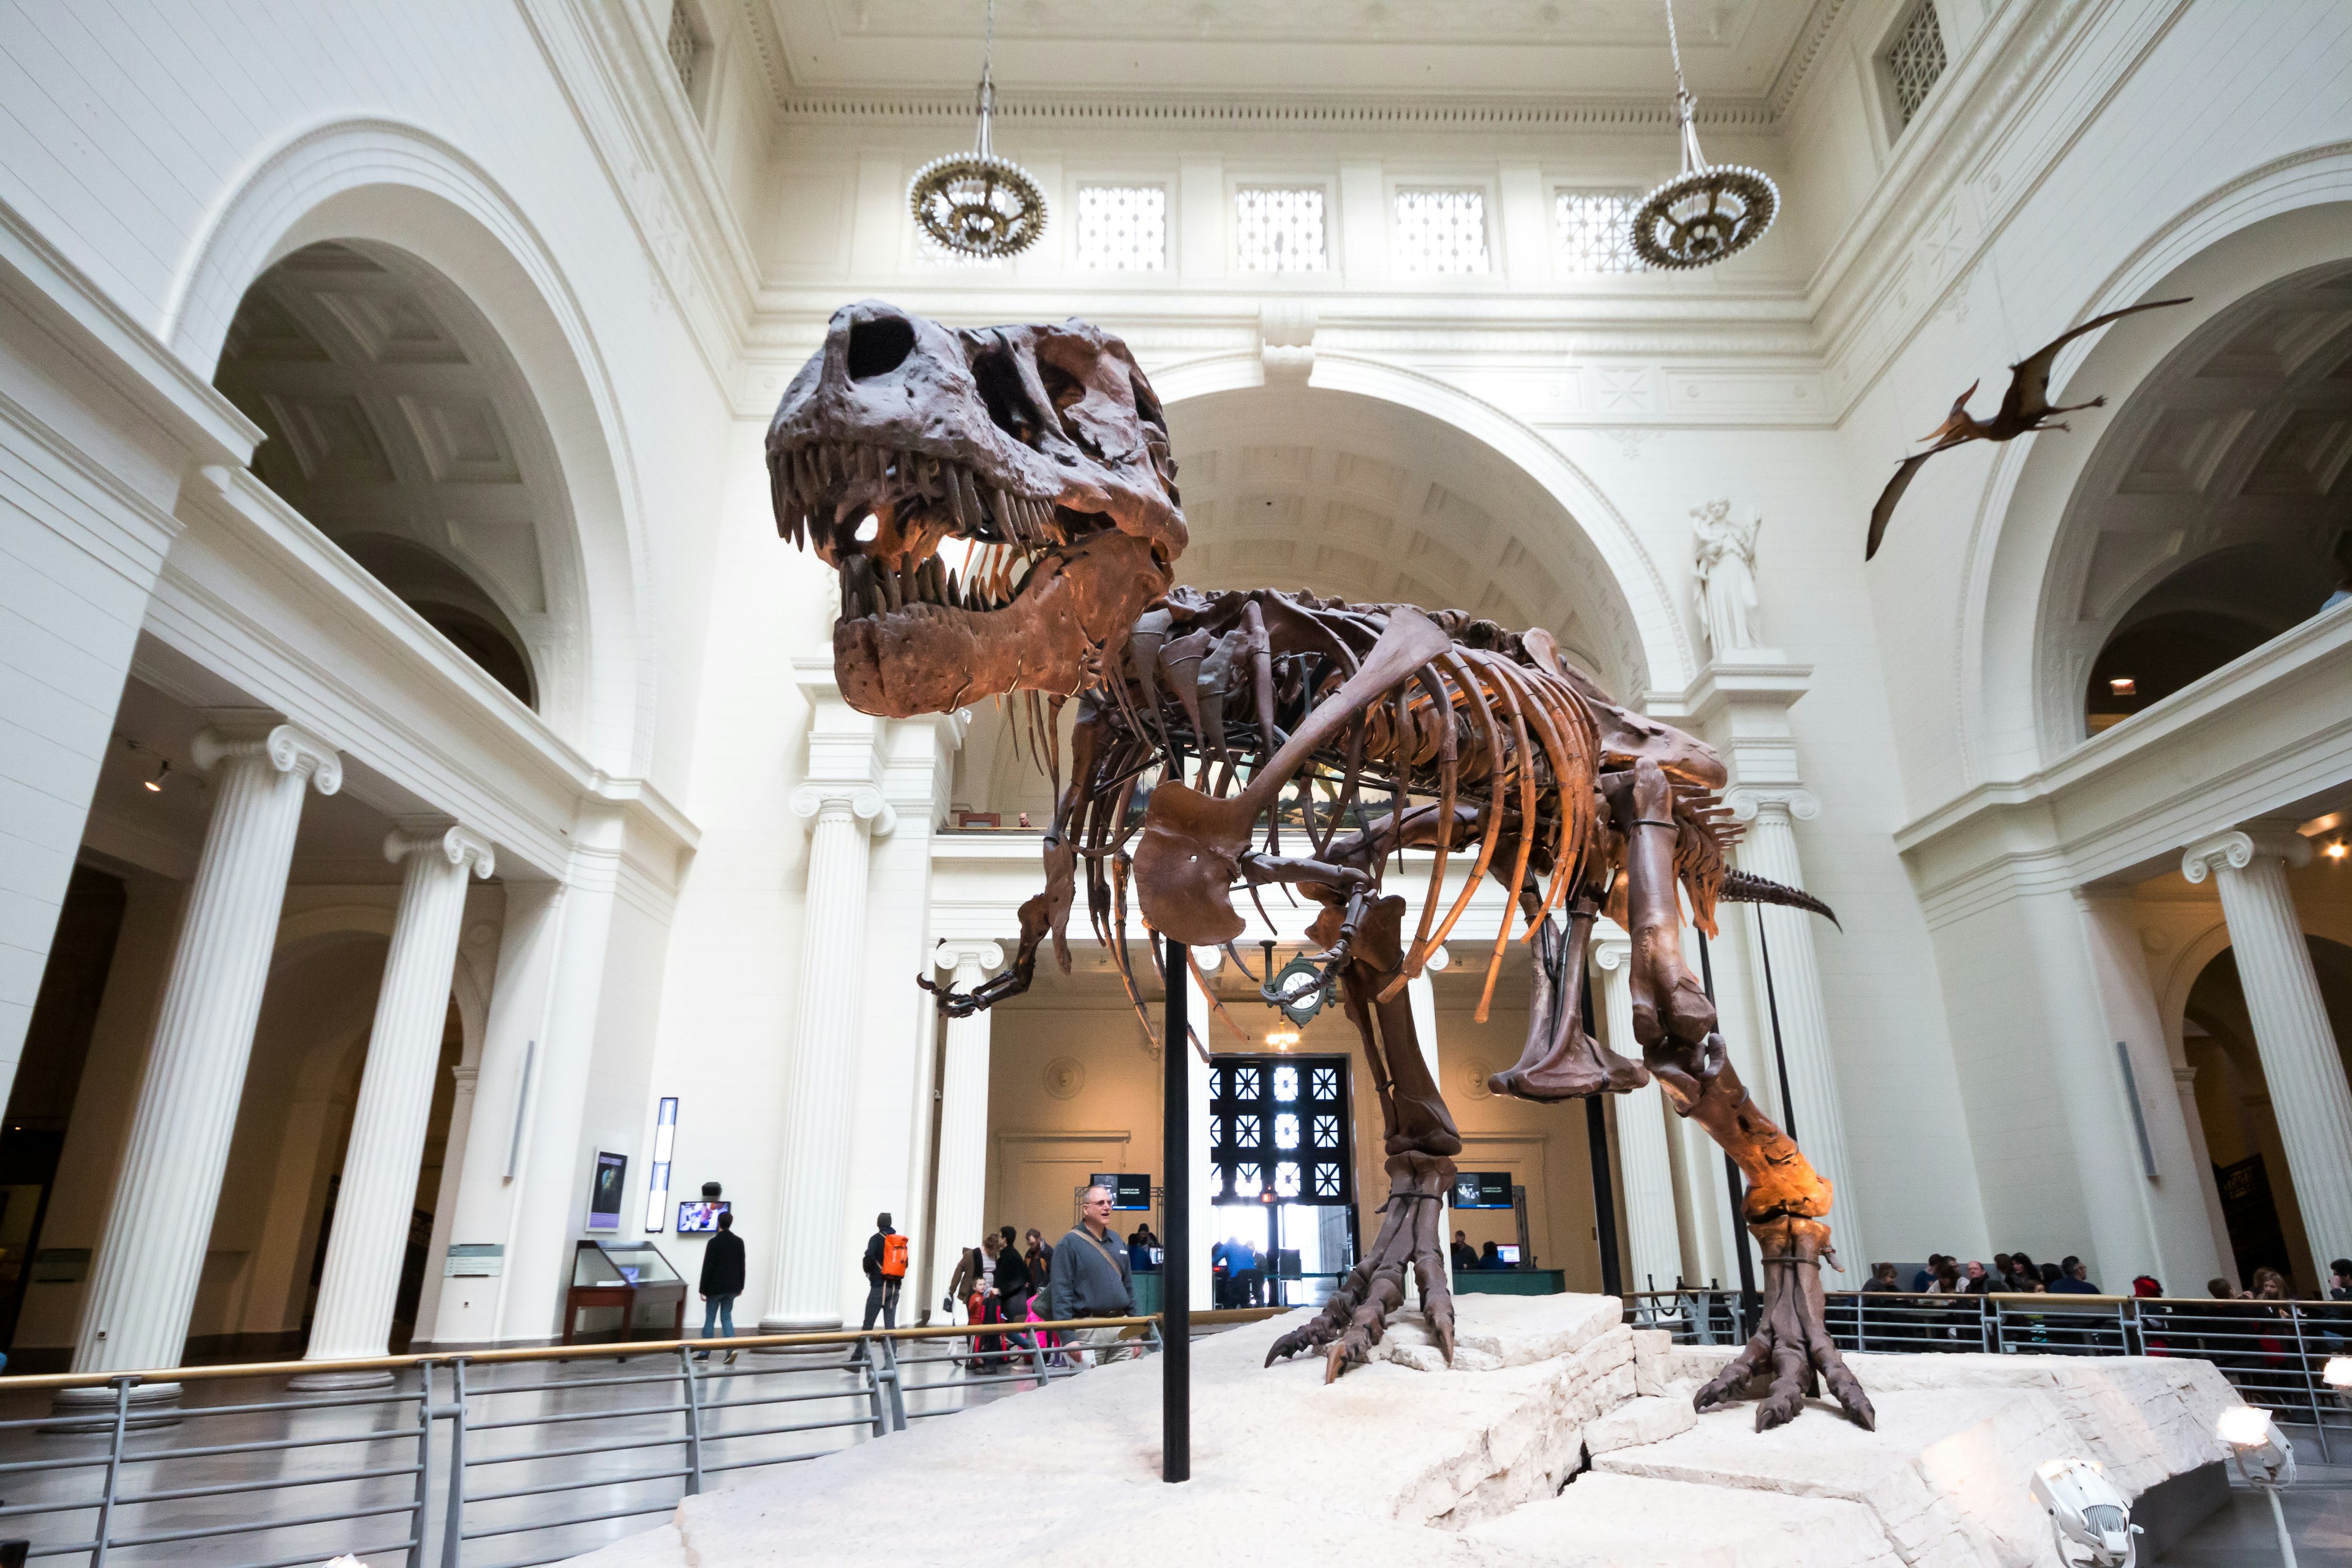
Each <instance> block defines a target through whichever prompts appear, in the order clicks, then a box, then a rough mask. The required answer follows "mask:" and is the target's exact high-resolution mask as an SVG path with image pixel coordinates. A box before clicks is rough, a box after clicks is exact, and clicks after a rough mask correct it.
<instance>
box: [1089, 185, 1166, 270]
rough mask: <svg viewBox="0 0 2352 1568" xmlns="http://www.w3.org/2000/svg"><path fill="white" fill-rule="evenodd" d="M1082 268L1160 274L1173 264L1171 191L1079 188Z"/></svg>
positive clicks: (1143, 187) (1150, 187)
mask: <svg viewBox="0 0 2352 1568" xmlns="http://www.w3.org/2000/svg"><path fill="white" fill-rule="evenodd" d="M1078 266H1079V267H1080V268H1082V269H1084V270H1087V271H1090V272H1160V271H1164V270H1165V269H1166V268H1167V266H1168V193H1167V192H1166V191H1165V190H1163V189H1161V188H1160V186H1158V185H1080V186H1079V187H1078Z"/></svg>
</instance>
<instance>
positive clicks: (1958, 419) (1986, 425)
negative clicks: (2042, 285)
mask: <svg viewBox="0 0 2352 1568" xmlns="http://www.w3.org/2000/svg"><path fill="white" fill-rule="evenodd" d="M2187 303H2189V299H2188V296H2186V295H2183V296H2182V297H2181V298H2179V299H2178V300H2148V301H2147V302H2146V303H2145V304H2139V305H2126V306H2125V307H2124V308H2123V309H2122V310H2109V311H2108V312H2107V313H2106V314H2105V315H2104V316H2094V317H2092V318H2091V319H2090V320H2089V321H2085V322H2084V323H2083V324H2082V325H2081V326H2079V327H2074V328H2071V329H2069V330H2068V331H2063V332H2061V333H2059V334H2058V335H2057V336H2056V337H2054V338H2053V339H2051V340H2050V341H2049V342H2046V343H2044V344H2042V346H2041V347H2040V348H2038V349H2036V350H2034V351H2033V352H2032V353H2030V354H2027V355H2026V356H2025V357H2024V358H2023V359H2021V360H2019V361H2018V362H2017V363H2015V364H2013V365H2011V366H2010V367H2009V390H2008V391H2007V392H2005V393H2003V394H2002V395H2001V399H2000V407H1999V408H1998V409H1995V410H1994V411H1993V416H1992V417H1991V418H1990V419H1979V418H1977V417H1975V416H1973V415H1971V414H1969V398H1971V397H1974V396H1975V395H1977V388H1978V387H1979V386H1980V385H1982V383H1981V382H1971V383H1970V384H1969V389H1968V390H1967V391H1966V392H1963V393H1961V394H1960V395H1959V396H1958V397H1956V398H1954V399H1953V400H1952V411H1951V413H1949V414H1948V415H1947V416H1945V417H1944V422H1943V423H1942V424H1941V425H1938V426H1936V427H1935V428H1934V429H1933V430H1930V431H1928V432H1927V434H1926V435H1925V436H1922V437H1919V439H1921V440H1922V441H1932V442H1933V443H1935V444H1934V445H1933V446H1931V447H1928V448H1927V450H1926V451H1924V452H1914V453H1913V454H1911V456H1909V457H1907V458H1904V459H1903V460H1902V461H1901V462H1900V463H1897V464H1896V465H1895V477H1894V478H1893V479H1889V480H1887V481H1886V488H1885V489H1883V490H1881V491H1879V492H1878V504H1877V505H1875V506H1874V507H1872V508H1871V509H1870V537H1869V538H1868V539H1867V540H1865V541H1864V543H1863V547H1862V558H1863V559H1864V561H1867V560H1869V559H1870V558H1871V557H1872V556H1874V555H1876V554H1877V553H1878V546H1879V542H1881V541H1882V540H1884V539H1885V537H1886V525H1887V523H1889V522H1890V521H1893V520H1894V517H1895V503H1896V502H1897V501H1900V500H1902V499H1903V492H1904V491H1905V490H1907V489H1910V488H1911V480H1912V479H1913V478H1914V477H1916V475H1917V474H1918V472H1919V470H1920V468H1922V467H1924V466H1925V465H1926V463H1927V459H1928V458H1932V457H1934V456H1935V455H1936V454H1937V453H1938V452H1948V451H1950V450H1951V449H1952V448H1953V447H1958V446H1964V445H1966V444H1967V443H1969V442H1970V441H2014V440H2016V439H2017V438H2018V437H2020V436H2023V435H2027V434H2030V433H2031V432H2032V431H2036V430H2063V429H2065V428H2066V426H2064V425H2062V424H2053V423H2052V421H2053V420H2054V419H2056V418H2057V416H2059V415H2061V414H2074V413H2078V412H2080V411H2081V410H2083V409H2085V408H2105V406H2106V405H2107V400H2106V399H2105V397H2104V396H2101V397H2094V398H2092V399H2091V400H2090V401H2089V402H2088V403H2070V404H2068V405H2065V406H2064V407H2063V408H2060V407H2056V406H2054V405H2052V403H2051V401H2050V372H2051V368H2052V367H2053V365H2055V364H2056V363H2058V351H2059V350H2060V349H2063V348H2064V347H2065V346H2066V345H2067V344H2068V343H2071V342H2074V340H2075V339H2076V338H2079V337H2081V336H2082V335H2083V334H2084V332H2092V331H2097V330H2098V329H2099V328H2101V327H2104V326H2105V325H2106V324H2107V323H2108V322H2109V321H2119V320H2121V319H2122V318H2123V317H2126V316H2130V315H2136V314H2137V313H2138V312H2139V311H2142V310H2162V309H2163V308H2164V307H2166V306H2167V305H2186V304H2187Z"/></svg>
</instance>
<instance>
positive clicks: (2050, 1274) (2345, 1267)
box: [1455, 1232, 2352, 1301]
mask: <svg viewBox="0 0 2352 1568" xmlns="http://www.w3.org/2000/svg"><path fill="white" fill-rule="evenodd" d="M1455 1235H1456V1237H1457V1238H1458V1237H1459V1236H1460V1233H1459V1232H1456V1233H1455ZM1457 1247H1458V1241H1457ZM1456 1261H1457V1266H1458V1263H1459V1257H1458V1251H1457V1258H1456ZM2327 1272H2328V1279H2327V1289H2326V1292H2325V1293H2324V1298H2323V1296H2321V1295H2314V1296H2310V1297H2306V1296H2305V1295H2304V1294H2303V1293H2302V1292H2301V1291H2299V1290H2297V1289H2295V1285H2294V1280H2292V1279H2289V1278H2288V1277H2287V1276H2286V1275H2285V1274H2284V1273H2283V1272H2281V1271H2280V1270H2278V1269H2276V1268H2257V1269H2255V1270H2254V1271H2253V1273H2252V1276H2251V1277H2250V1279H2251V1283H2249V1284H2248V1285H2245V1286H2237V1285H2232V1284H2231V1282H2230V1281H2229V1280H2227V1279H2219V1278H2216V1279H2209V1280H2207V1281H2206V1282H2205V1293H2206V1295H2207V1296H2209V1297H2210V1298H2212V1299H2213V1300H2218V1301H2296V1300H2321V1299H2325V1300H2330V1301H2352V1258H2336V1260H2335V1261H2333V1262H2331V1263H2330V1264H2328V1266H2327ZM1862 1289H1863V1290H1864V1292H1865V1293H1868V1294H1886V1293H1895V1292H1909V1293H1910V1294H1913V1295H1919V1296H1989V1295H1992V1294H1995V1293H1996V1292H2000V1293H2007V1294H2012V1295H2028V1296H2038V1295H2043V1294H2048V1295H2053V1296H2101V1295H2105V1294H2107V1292H2105V1291H2103V1290H2101V1289H2099V1287H2098V1286H2097V1284H2095V1282H2094V1281H2093V1280H2092V1279H2091V1278H2090V1274H2089V1272H2088V1270H2086V1269H2085V1268H2084V1265H2083V1260H2082V1259H2081V1258H2076V1257H2074V1256H2072V1255H2069V1256H2068V1257H2066V1258H2062V1259H2060V1260H2059V1261H2058V1262H2056V1263H2036V1262H2035V1261H2034V1260H2033V1259H2032V1257H2031V1256H2029V1255H2028V1254H2026V1253H2023V1252H1996V1253H1994V1254H1993V1255H1992V1264H1991V1266H1990V1268H1988V1267H1987V1266H1986V1265H1985V1264H1983V1263H1981V1262H1979V1261H1978V1260H1976V1259H1974V1258H1971V1259H1969V1261H1968V1262H1966V1263H1963V1262H1961V1261H1960V1260H1959V1259H1958V1258H1954V1257H1952V1256H1951V1255H1949V1254H1948V1253H1940V1252H1937V1253H1930V1254H1928V1256H1927V1265H1926V1267H1924V1268H1919V1269H1917V1270H1916V1271H1914V1272H1913V1274H1912V1276H1911V1278H1910V1279H1907V1280H1906V1279H1903V1278H1902V1270H1901V1269H1900V1268H1898V1267H1897V1266H1896V1265H1895V1264H1892V1263H1880V1264H1877V1265H1874V1267H1873V1268H1871V1271H1870V1279H1868V1280H1867V1281H1866V1282H1865V1283H1864V1285H1863V1287H1862ZM2122 1293H2123V1292H2121V1291H2117V1292H2116V1294H2118V1295H2120V1294H2122ZM2130 1293H2131V1294H2132V1295H2134V1296H2137V1297H2140V1298H2142V1299H2143V1300H2147V1299H2153V1298H2156V1297H2160V1296H2162V1295H2163V1294H2164V1286H2163V1283H2162V1282H2161V1281H2160V1280H2158V1279H2157V1278H2156V1277H2155V1276H2154V1275H2152V1274H2142V1275H2139V1276H2137V1277H2136V1278H2135V1279H2133V1280H2132V1282H2131V1292H2130Z"/></svg>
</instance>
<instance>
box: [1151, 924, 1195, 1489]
mask: <svg viewBox="0 0 2352 1568" xmlns="http://www.w3.org/2000/svg"><path fill="white" fill-rule="evenodd" d="M1154 940H1157V939H1156V938H1155V939H1154ZM1161 957H1162V959H1163V960H1164V963H1162V965H1161V969H1160V973H1163V974H1165V975H1167V977H1168V1000H1167V1005H1166V1007H1165V1009H1164V1015H1165V1017H1166V1024H1165V1026H1164V1027H1163V1028H1162V1029H1161V1031H1160V1074H1161V1076H1160V1163H1161V1164H1162V1165H1163V1166H1165V1167H1166V1169H1167V1173H1168V1174H1167V1198H1166V1201H1165V1203H1164V1205H1162V1206H1163V1207H1164V1209H1165V1211H1166V1212H1164V1213H1163V1214H1162V1215H1160V1221H1161V1223H1162V1224H1163V1225H1165V1226H1166V1227H1167V1231H1168V1234H1167V1235H1166V1236H1164V1237H1161V1238H1160V1239H1161V1240H1162V1241H1163V1242H1164V1243H1165V1244H1166V1247H1165V1258H1164V1259H1163V1261H1162V1262H1161V1263H1160V1479H1161V1480H1163V1481H1188V1480H1191V1479H1192V1127H1191V1121H1192V1118H1191V1115H1190V1114H1189V1112H1190V1110H1191V1105H1190V1098H1191V1086H1190V1082H1189V1079H1190V1076H1191V1075H1190V1070H1189V1069H1190V1067H1191V1063H1190V1061H1189V1058H1190V1057H1191V1055H1192V1028H1191V1026H1190V1025H1189V1024H1188V1023H1187V1022H1186V1020H1185V1016H1184V1014H1185V1005H1186V1002H1187V1000H1188V998H1187V996H1186V991H1187V990H1188V989H1189V987H1188V985H1187V984H1186V982H1187V981H1188V979H1189V978H1190V976H1191V973H1192V965H1191V964H1189V963H1186V962H1185V958H1186V954H1185V952H1184V950H1183V949H1182V948H1181V947H1179V946H1178V945H1177V944H1176V943H1174V942H1165V943H1162V952H1161Z"/></svg>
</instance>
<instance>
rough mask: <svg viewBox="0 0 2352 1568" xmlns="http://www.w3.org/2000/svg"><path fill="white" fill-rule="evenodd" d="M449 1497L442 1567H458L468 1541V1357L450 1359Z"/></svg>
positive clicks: (445, 1514) (442, 1548)
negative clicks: (459, 1554)
mask: <svg viewBox="0 0 2352 1568" xmlns="http://www.w3.org/2000/svg"><path fill="white" fill-rule="evenodd" d="M449 1382H450V1405H449V1500H448V1506H447V1508H446V1510H444V1512H443V1515H442V1520H441V1568H457V1553H458V1552H459V1551H460V1550H461V1549H462V1548H463V1547H464V1545H465V1543H466V1358H465V1357H463V1356H459V1357H457V1359H456V1360H454V1361H452V1362H450V1363H449Z"/></svg>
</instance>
